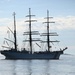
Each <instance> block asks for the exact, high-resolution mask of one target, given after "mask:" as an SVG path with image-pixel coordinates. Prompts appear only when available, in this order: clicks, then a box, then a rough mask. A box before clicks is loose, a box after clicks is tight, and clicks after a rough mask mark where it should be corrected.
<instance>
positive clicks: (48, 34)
mask: <svg viewBox="0 0 75 75" xmlns="http://www.w3.org/2000/svg"><path fill="white" fill-rule="evenodd" d="M50 18H53V17H49V11H48V10H47V17H46V19H47V22H45V23H47V46H48V51H51V50H50V48H51V46H50V42H51V41H50V37H49V36H50V32H49V29H50V28H49V23H55V22H50V21H49V19H50Z"/></svg>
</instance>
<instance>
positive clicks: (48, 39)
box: [47, 10, 50, 51]
mask: <svg viewBox="0 0 75 75" xmlns="http://www.w3.org/2000/svg"><path fill="white" fill-rule="evenodd" d="M49 41H50V38H49V11H48V10H47V44H48V51H50V50H49V49H50V48H49V46H50V43H49Z"/></svg>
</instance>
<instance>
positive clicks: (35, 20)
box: [26, 8, 36, 54]
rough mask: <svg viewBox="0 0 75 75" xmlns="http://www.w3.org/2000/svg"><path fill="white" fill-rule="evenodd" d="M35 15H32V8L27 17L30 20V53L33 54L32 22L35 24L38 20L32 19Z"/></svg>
mask: <svg viewBox="0 0 75 75" xmlns="http://www.w3.org/2000/svg"><path fill="white" fill-rule="evenodd" d="M32 16H35V15H31V8H29V15H27V16H26V17H29V20H27V21H26V22H29V43H30V53H31V54H32V30H31V22H34V21H36V20H32V19H31V17H32Z"/></svg>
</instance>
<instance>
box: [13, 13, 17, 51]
mask: <svg viewBox="0 0 75 75" xmlns="http://www.w3.org/2000/svg"><path fill="white" fill-rule="evenodd" d="M15 15H16V13H15V12H14V13H13V16H14V48H15V51H17V40H16V20H15Z"/></svg>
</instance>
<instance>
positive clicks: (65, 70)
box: [0, 55, 75, 75]
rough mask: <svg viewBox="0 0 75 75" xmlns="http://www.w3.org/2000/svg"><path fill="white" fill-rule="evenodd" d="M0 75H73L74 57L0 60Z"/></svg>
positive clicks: (74, 72)
mask: <svg viewBox="0 0 75 75" xmlns="http://www.w3.org/2000/svg"><path fill="white" fill-rule="evenodd" d="M0 75H75V56H74V55H62V56H61V57H60V59H59V60H5V59H2V58H1V59H0Z"/></svg>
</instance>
